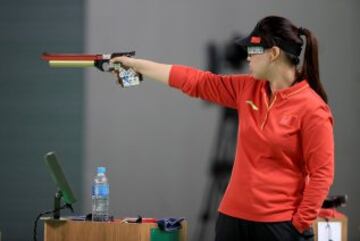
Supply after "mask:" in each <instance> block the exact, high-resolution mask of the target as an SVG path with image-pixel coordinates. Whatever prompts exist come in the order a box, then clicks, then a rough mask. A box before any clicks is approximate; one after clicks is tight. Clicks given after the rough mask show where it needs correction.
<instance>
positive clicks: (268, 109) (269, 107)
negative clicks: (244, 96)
mask: <svg viewBox="0 0 360 241" xmlns="http://www.w3.org/2000/svg"><path fill="white" fill-rule="evenodd" d="M275 101H276V94H275V96H274V99H273V100H272V101H271V103H270V106H269V105H268V102H267V99H266V98H265V103H266V113H265V117H264V120H263V122H262V124H261V126H260V129H261V130H264V126H265V124H266V121H267V119H268V116H269V112H270V110H271V108H272V107H273V106H274V103H275Z"/></svg>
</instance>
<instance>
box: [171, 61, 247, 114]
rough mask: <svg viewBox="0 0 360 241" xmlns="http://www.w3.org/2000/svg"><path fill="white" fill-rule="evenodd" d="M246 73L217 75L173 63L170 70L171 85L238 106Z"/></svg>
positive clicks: (192, 94) (190, 93)
mask: <svg viewBox="0 0 360 241" xmlns="http://www.w3.org/2000/svg"><path fill="white" fill-rule="evenodd" d="M248 79H251V77H249V76H246V75H217V74H213V73H211V72H208V71H202V70H198V69H194V68H191V67H187V66H181V65H173V66H172V67H171V70H170V77H169V85H170V86H171V87H174V88H178V89H180V90H182V92H184V93H185V94H187V95H189V96H192V97H197V98H201V99H203V100H207V101H210V102H214V103H217V104H220V105H223V106H226V107H230V108H234V109H236V108H237V102H238V101H237V100H238V99H239V94H240V93H242V90H243V89H244V85H245V84H246V82H249V81H246V80H248Z"/></svg>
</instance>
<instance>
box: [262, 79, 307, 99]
mask: <svg viewBox="0 0 360 241" xmlns="http://www.w3.org/2000/svg"><path fill="white" fill-rule="evenodd" d="M264 82H265V84H264V91H265V92H266V93H269V90H270V82H269V81H264ZM307 88H309V83H308V82H307V80H302V81H300V82H297V83H295V84H294V85H292V86H290V87H288V88H284V89H281V90H278V91H275V93H274V94H276V95H277V96H278V97H281V98H282V99H286V98H288V97H289V96H291V95H294V94H296V93H298V92H301V91H303V90H305V89H307Z"/></svg>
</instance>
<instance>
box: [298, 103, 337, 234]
mask: <svg viewBox="0 0 360 241" xmlns="http://www.w3.org/2000/svg"><path fill="white" fill-rule="evenodd" d="M302 147H303V157H304V160H305V168H306V170H307V173H308V176H309V182H308V183H307V185H306V186H305V189H304V193H303V198H302V201H301V203H300V205H299V207H298V209H297V211H296V213H295V214H294V216H293V220H292V223H293V225H294V226H295V227H296V229H297V230H298V231H300V232H303V231H304V230H306V229H308V228H310V226H311V224H312V223H313V222H314V220H315V219H316V218H317V216H318V213H319V211H320V208H321V206H322V203H323V201H324V200H325V198H326V196H327V195H328V192H329V189H330V186H331V184H332V182H333V179H334V134H333V118H332V115H331V112H330V110H329V108H328V107H327V106H321V107H319V108H317V109H316V110H314V111H311V112H310V113H307V114H306V116H305V117H304V121H303V127H302Z"/></svg>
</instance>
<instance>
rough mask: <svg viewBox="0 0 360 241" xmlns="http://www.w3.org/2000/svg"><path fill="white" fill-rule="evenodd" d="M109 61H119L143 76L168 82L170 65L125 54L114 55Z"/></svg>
mask: <svg viewBox="0 0 360 241" xmlns="http://www.w3.org/2000/svg"><path fill="white" fill-rule="evenodd" d="M110 63H121V64H122V65H124V66H125V67H128V68H132V69H133V70H135V71H136V72H138V73H140V74H142V75H143V76H144V77H147V78H150V79H153V80H157V81H160V82H162V83H164V84H168V83H169V75H170V69H171V65H169V64H161V63H156V62H153V61H149V60H145V59H136V58H131V57H126V56H120V57H115V58H113V59H111V60H110Z"/></svg>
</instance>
